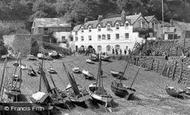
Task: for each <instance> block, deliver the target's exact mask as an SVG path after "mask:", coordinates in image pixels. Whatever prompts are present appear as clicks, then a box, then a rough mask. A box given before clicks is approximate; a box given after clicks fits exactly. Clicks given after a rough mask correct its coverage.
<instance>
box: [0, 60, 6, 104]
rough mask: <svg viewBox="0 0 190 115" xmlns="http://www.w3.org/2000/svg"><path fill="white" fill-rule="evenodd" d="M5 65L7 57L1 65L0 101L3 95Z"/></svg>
mask: <svg viewBox="0 0 190 115" xmlns="http://www.w3.org/2000/svg"><path fill="white" fill-rule="evenodd" d="M6 66H7V57H6V59H5V61H4V65H3V74H2V78H1V84H0V97H1V98H0V101H1V100H2V95H3V90H2V89H3V82H4V78H5V68H6Z"/></svg>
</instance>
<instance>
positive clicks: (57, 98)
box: [31, 59, 68, 108]
mask: <svg viewBox="0 0 190 115" xmlns="http://www.w3.org/2000/svg"><path fill="white" fill-rule="evenodd" d="M39 71H40V84H39V91H38V92H37V93H34V94H33V95H32V96H31V101H32V102H33V103H36V104H40V105H41V104H44V103H45V104H48V105H51V106H58V107H61V108H68V106H67V105H66V103H65V102H66V100H65V97H62V95H61V94H60V91H58V90H57V87H56V85H55V82H54V80H53V78H52V76H51V74H49V75H50V79H51V81H52V83H53V86H54V88H51V87H50V84H49V81H48V79H47V77H46V74H45V72H44V70H43V59H42V64H41V65H40V66H39ZM42 81H43V82H44V85H45V89H46V91H45V92H46V93H44V92H42V91H41V90H42V89H41V82H42ZM34 95H35V96H34ZM38 95H39V96H38Z"/></svg>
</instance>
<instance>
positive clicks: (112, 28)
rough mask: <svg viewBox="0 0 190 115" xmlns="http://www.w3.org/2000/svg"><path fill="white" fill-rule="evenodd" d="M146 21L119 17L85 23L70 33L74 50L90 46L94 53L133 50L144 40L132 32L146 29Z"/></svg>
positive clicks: (138, 15) (136, 15)
mask: <svg viewBox="0 0 190 115" xmlns="http://www.w3.org/2000/svg"><path fill="white" fill-rule="evenodd" d="M148 25H149V24H148V21H147V20H146V19H145V18H144V17H143V16H142V15H141V14H135V15H130V16H126V15H124V14H123V15H122V14H121V16H120V17H114V18H107V19H102V17H101V16H99V17H98V20H94V21H85V23H84V24H83V25H77V26H75V27H74V29H73V31H72V36H73V41H71V42H70V43H71V46H73V48H74V49H79V48H80V47H84V48H88V47H89V46H92V47H93V48H94V49H95V50H96V52H106V53H108V54H111V53H112V50H113V49H114V50H120V49H121V50H122V53H124V50H126V51H128V50H129V49H131V50H132V49H133V47H134V44H135V43H136V42H138V43H142V42H144V39H143V38H142V37H139V33H138V32H134V27H140V28H148Z"/></svg>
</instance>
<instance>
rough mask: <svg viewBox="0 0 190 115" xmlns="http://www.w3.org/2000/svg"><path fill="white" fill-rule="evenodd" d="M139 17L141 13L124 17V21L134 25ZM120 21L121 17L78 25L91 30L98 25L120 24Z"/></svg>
mask: <svg viewBox="0 0 190 115" xmlns="http://www.w3.org/2000/svg"><path fill="white" fill-rule="evenodd" d="M140 16H142V15H141V13H139V14H135V15H129V16H126V20H128V21H129V23H130V24H134V23H135V22H136V21H137V19H138V18H139V17H140ZM121 21H122V19H121V17H114V18H105V19H102V20H101V21H98V20H93V21H87V22H86V23H84V24H83V25H80V27H81V26H82V27H84V28H88V26H90V25H91V26H92V28H96V27H97V25H98V24H101V25H102V26H106V24H107V23H110V24H111V25H112V26H113V25H114V24H115V23H116V22H121ZM78 27H79V26H78V25H77V27H76V28H78ZM80 27H79V29H80ZM73 30H74V31H76V29H73Z"/></svg>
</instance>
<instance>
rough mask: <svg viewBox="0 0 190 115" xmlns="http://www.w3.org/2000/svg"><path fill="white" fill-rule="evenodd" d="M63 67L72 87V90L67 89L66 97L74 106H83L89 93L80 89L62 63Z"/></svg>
mask: <svg viewBox="0 0 190 115" xmlns="http://www.w3.org/2000/svg"><path fill="white" fill-rule="evenodd" d="M63 67H64V70H65V72H66V74H67V77H68V79H69V82H70V85H71V87H72V88H67V94H68V95H67V97H68V98H69V99H70V100H71V101H72V102H73V103H75V104H84V105H85V101H87V100H88V99H89V98H90V96H89V93H88V92H87V90H86V89H84V88H80V87H79V86H78V85H77V83H76V81H75V78H74V75H73V74H72V73H69V72H68V70H67V68H66V66H65V64H64V63H63ZM69 89H71V90H69Z"/></svg>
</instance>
